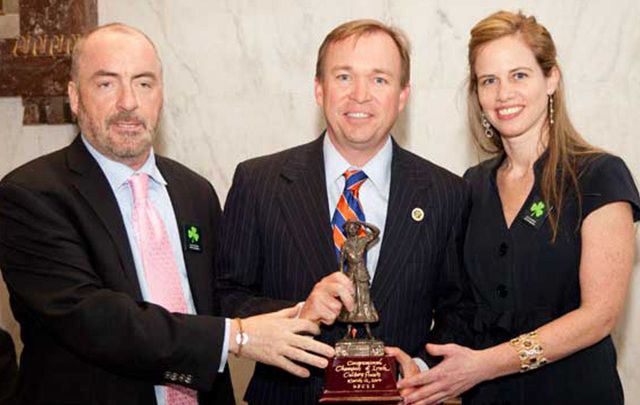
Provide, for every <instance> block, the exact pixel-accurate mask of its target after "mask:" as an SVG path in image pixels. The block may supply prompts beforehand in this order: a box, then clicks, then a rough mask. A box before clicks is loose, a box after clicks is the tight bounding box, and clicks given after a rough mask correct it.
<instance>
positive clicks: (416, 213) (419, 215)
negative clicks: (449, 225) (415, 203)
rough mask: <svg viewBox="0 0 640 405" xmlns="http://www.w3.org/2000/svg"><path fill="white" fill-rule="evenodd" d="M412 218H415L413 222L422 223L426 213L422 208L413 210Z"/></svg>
mask: <svg viewBox="0 0 640 405" xmlns="http://www.w3.org/2000/svg"><path fill="white" fill-rule="evenodd" d="M411 218H413V220H414V221H416V222H420V221H422V220H423V219H424V211H423V210H422V208H418V207H416V208H414V209H413V210H411Z"/></svg>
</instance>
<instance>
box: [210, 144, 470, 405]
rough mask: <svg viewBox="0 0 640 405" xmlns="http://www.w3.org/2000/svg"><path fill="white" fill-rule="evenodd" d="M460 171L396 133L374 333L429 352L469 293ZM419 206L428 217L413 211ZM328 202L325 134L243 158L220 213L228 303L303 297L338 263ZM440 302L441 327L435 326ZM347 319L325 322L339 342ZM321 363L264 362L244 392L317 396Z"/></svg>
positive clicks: (244, 309)
mask: <svg viewBox="0 0 640 405" xmlns="http://www.w3.org/2000/svg"><path fill="white" fill-rule="evenodd" d="M468 204H469V198H468V191H467V187H466V185H465V184H464V182H463V180H462V179H461V178H459V177H457V176H455V175H453V174H451V173H449V172H447V171H445V170H444V169H442V168H440V167H438V166H435V165H433V164H432V163H429V162H427V161H426V160H424V159H422V158H420V157H418V156H416V155H413V154H411V153H409V152H407V151H406V150H404V149H402V148H400V147H399V146H397V145H396V144H395V143H394V146H393V160H392V169H391V190H390V196H389V206H388V213H387V219H386V225H385V231H384V238H383V240H382V242H381V243H382V246H381V250H380V258H379V261H378V266H377V269H376V273H375V277H374V279H373V284H372V286H371V298H372V300H373V301H374V303H375V306H376V308H377V309H378V312H379V314H380V322H379V323H378V324H376V325H373V328H372V331H373V334H374V335H375V336H376V337H377V338H380V339H382V340H383V341H384V342H385V344H387V345H392V346H399V347H400V348H402V349H403V350H405V351H406V352H407V353H409V354H411V355H413V356H416V355H422V356H423V357H424V355H425V352H424V344H425V343H426V342H427V341H446V340H451V339H452V338H451V336H450V335H448V331H450V330H451V329H455V327H454V326H452V325H451V322H454V320H455V319H457V318H456V317H454V316H452V315H451V314H452V312H451V311H450V310H451V309H453V308H454V307H455V306H457V305H458V304H459V303H460V300H461V299H462V297H463V294H462V288H463V287H462V285H463V284H464V283H463V280H461V277H463V276H462V271H461V268H460V262H461V257H462V256H461V254H460V252H461V246H462V236H463V231H464V223H465V222H466V215H467V212H468ZM414 208H422V210H423V211H424V213H425V217H424V220H422V221H415V220H414V219H412V215H411V212H412V210H413V209H414ZM331 214H332V213H330V212H329V208H328V203H327V191H326V185H325V173H324V160H323V152H322V137H320V138H319V139H317V140H315V141H313V142H311V143H309V144H306V145H302V146H299V147H296V148H293V149H289V150H286V151H284V152H280V153H277V154H274V155H271V156H266V157H261V158H257V159H253V160H249V161H247V162H244V163H241V164H240V165H239V166H238V168H237V170H236V174H235V177H234V180H233V185H232V187H231V190H230V192H229V196H228V198H227V203H226V205H225V212H224V215H223V226H222V236H221V240H220V243H219V247H220V254H219V255H218V258H217V260H218V262H217V277H218V278H217V279H218V291H219V293H220V295H221V299H222V305H223V312H224V313H226V314H229V315H233V316H247V315H251V314H254V313H257V312H267V311H271V310H275V309H278V308H282V307H285V306H289V305H293V304H295V303H297V302H299V301H303V300H304V299H305V298H306V297H307V296H308V294H309V293H310V292H311V289H312V288H313V286H314V285H315V283H316V282H318V281H319V280H320V279H321V278H323V277H324V276H326V275H328V274H330V273H332V272H335V271H336V270H337V264H336V257H335V252H334V250H333V241H332V234H331ZM434 312H435V325H436V328H435V329H434V330H432V331H431V332H429V331H430V327H431V322H432V317H433V314H434ZM345 330H346V329H345V326H344V325H340V324H336V325H333V326H331V327H323V332H322V335H321V336H320V340H322V341H324V342H327V343H329V344H332V345H333V344H334V343H335V341H336V340H337V339H339V338H340V337H342V336H343V335H344V333H345ZM322 375H323V370H314V372H313V375H312V377H311V378H310V379H300V378H296V377H292V376H290V375H287V374H286V373H284V372H281V371H279V370H277V369H275V368H272V367H269V366H265V365H262V364H258V365H257V366H256V370H255V373H254V376H253V379H252V381H251V383H250V385H249V388H248V390H247V393H246V396H245V399H247V400H248V401H249V402H250V403H255V404H297V405H300V404H315V403H316V402H317V399H318V397H319V395H320V391H321V387H322Z"/></svg>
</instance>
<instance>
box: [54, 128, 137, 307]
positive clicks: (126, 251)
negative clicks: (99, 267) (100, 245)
mask: <svg viewBox="0 0 640 405" xmlns="http://www.w3.org/2000/svg"><path fill="white" fill-rule="evenodd" d="M67 164H68V166H69V169H70V170H72V171H74V172H76V173H77V174H79V176H77V177H76V178H75V182H74V186H75V188H76V189H77V190H78V192H79V193H80V194H81V195H82V196H83V198H84V199H85V200H87V202H88V205H89V207H91V209H93V211H94V212H95V214H96V216H97V217H98V218H99V219H100V222H101V224H102V226H103V228H104V229H105V230H106V232H107V234H108V235H109V236H110V238H111V241H112V242H113V244H114V245H115V247H116V252H117V253H118V255H119V257H120V263H121V265H122V269H123V272H124V276H125V277H126V279H127V280H129V282H130V283H131V285H132V287H133V291H134V293H135V297H136V298H137V299H142V293H141V291H140V285H139V283H138V276H137V274H136V270H135V266H134V263H133V256H132V254H131V247H130V246H129V237H128V236H127V231H126V229H125V226H124V222H123V221H122V214H121V213H120V209H119V208H118V203H117V201H116V197H115V196H114V195H113V192H112V191H111V186H110V185H109V182H108V181H107V178H106V177H105V176H104V173H103V172H102V170H101V169H100V166H98V163H97V162H96V161H95V160H94V159H93V157H92V156H91V155H90V154H89V151H87V149H86V148H85V146H84V145H83V143H82V140H81V138H80V136H78V137H77V138H76V139H75V141H73V143H72V144H71V145H70V146H69V148H68V150H67Z"/></svg>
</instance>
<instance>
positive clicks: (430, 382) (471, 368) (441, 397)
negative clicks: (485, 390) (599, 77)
mask: <svg viewBox="0 0 640 405" xmlns="http://www.w3.org/2000/svg"><path fill="white" fill-rule="evenodd" d="M426 348H427V352H429V354H431V355H433V356H438V357H444V359H443V360H442V362H440V363H439V364H438V365H437V366H435V367H434V368H431V369H429V370H427V371H423V372H421V373H417V374H413V375H411V376H407V377H406V378H404V379H403V380H401V381H400V382H399V383H398V388H400V390H401V393H402V394H403V397H404V399H405V404H416V405H428V404H438V403H440V402H443V401H445V400H447V399H450V398H454V397H457V396H458V395H460V394H462V393H463V392H465V391H467V390H468V389H470V388H471V387H473V386H474V385H476V384H478V383H480V382H482V381H484V380H487V379H489V378H491V377H490V375H491V373H490V369H489V368H490V366H491V363H490V360H489V359H486V358H485V356H486V353H485V352H484V351H478V350H471V349H468V348H466V347H463V346H458V345H456V344H445V345H436V344H427V346H426ZM401 364H402V363H401ZM405 393H406V394H407V395H406V396H405Z"/></svg>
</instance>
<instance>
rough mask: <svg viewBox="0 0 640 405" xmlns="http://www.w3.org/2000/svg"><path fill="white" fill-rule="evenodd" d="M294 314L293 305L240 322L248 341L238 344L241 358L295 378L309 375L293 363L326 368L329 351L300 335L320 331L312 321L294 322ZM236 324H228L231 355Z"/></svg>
mask: <svg viewBox="0 0 640 405" xmlns="http://www.w3.org/2000/svg"><path fill="white" fill-rule="evenodd" d="M297 312H298V308H297V307H295V306H294V307H291V308H286V309H283V310H281V311H278V312H272V313H268V314H263V315H258V316H252V317H251V318H247V319H243V320H242V326H243V331H244V333H246V334H247V336H248V341H247V342H246V343H245V344H243V345H242V351H241V356H242V357H246V358H249V359H252V360H255V361H259V362H262V363H265V364H270V365H272V366H276V367H280V368H282V369H284V370H286V371H288V372H289V373H291V374H294V375H296V376H298V377H309V375H310V373H309V370H307V369H306V368H304V367H301V366H299V365H298V364H296V363H294V362H293V361H296V362H298V363H305V364H308V365H311V366H314V367H318V368H325V367H327V365H328V361H327V358H331V357H333V356H334V354H335V353H334V350H333V348H332V347H331V346H328V345H326V344H324V343H321V342H317V341H315V340H314V339H313V337H312V336H303V335H304V334H313V335H318V334H320V328H319V326H318V325H317V324H315V323H314V322H311V321H308V320H305V319H296V318H295V316H296V314H297ZM236 324H237V322H233V321H232V328H231V335H230V342H229V343H230V345H229V346H230V347H229V348H230V351H231V352H232V353H236V354H237V352H238V344H237V343H236V341H235V337H236V334H237V332H238V329H237V325H236ZM301 334H302V335H301ZM314 353H315V354H314ZM318 355H319V356H318Z"/></svg>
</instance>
